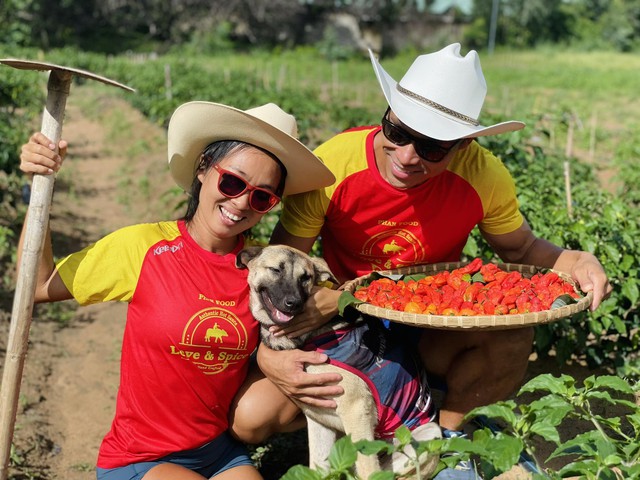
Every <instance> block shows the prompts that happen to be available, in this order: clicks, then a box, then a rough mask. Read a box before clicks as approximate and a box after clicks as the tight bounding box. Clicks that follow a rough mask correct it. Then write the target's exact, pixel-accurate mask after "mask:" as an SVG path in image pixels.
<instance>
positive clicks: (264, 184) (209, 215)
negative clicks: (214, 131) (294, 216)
mask: <svg viewBox="0 0 640 480" xmlns="http://www.w3.org/2000/svg"><path fill="white" fill-rule="evenodd" d="M218 166H219V167H220V168H221V169H224V170H227V171H229V172H231V173H233V174H235V175H237V176H238V177H240V178H242V179H243V180H245V181H246V182H247V183H248V184H249V185H252V186H255V187H260V188H262V189H264V190H267V191H269V192H272V193H274V194H276V192H277V189H278V185H279V183H280V179H281V176H282V171H281V168H280V166H279V165H278V163H277V162H276V161H275V160H274V159H273V158H272V157H270V156H269V155H268V154H266V153H265V152H263V151H261V150H259V149H257V148H255V147H252V146H244V147H243V148H235V149H234V150H232V151H231V152H230V153H229V154H228V155H227V156H226V157H225V158H223V159H222V160H221V161H220V163H219V164H218ZM220 175H221V173H219V172H218V171H217V170H216V169H215V168H213V167H211V168H208V169H207V170H206V171H200V172H199V173H198V174H197V177H198V179H199V180H200V182H201V183H202V187H201V189H200V198H199V204H198V209H197V211H196V213H195V215H194V218H193V222H192V224H193V226H194V227H195V230H196V232H197V234H196V235H194V238H196V241H198V243H200V245H201V246H203V247H204V245H203V244H202V243H201V242H200V240H201V239H202V240H204V239H205V238H206V239H207V240H204V242H205V243H206V244H210V243H211V240H220V241H223V240H225V239H235V237H237V235H239V234H241V233H242V232H244V231H245V230H248V229H250V228H251V227H253V226H254V225H255V224H256V223H258V222H259V221H260V219H261V218H262V216H263V215H264V213H258V212H256V211H255V210H254V209H252V208H251V206H250V205H249V196H250V194H251V192H250V190H247V191H245V192H244V193H243V194H241V195H239V196H238V197H236V198H229V197H227V196H225V195H223V194H222V193H221V192H220V191H219V189H218V179H219V176H220ZM203 235H204V237H203ZM204 248H206V247H204Z"/></svg>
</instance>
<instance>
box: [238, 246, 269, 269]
mask: <svg viewBox="0 0 640 480" xmlns="http://www.w3.org/2000/svg"><path fill="white" fill-rule="evenodd" d="M263 248H264V247H261V246H259V245H256V246H254V247H247V248H245V249H242V250H240V251H239V252H238V254H237V255H236V268H239V269H240V270H242V269H245V268H247V267H248V264H249V262H250V261H251V260H253V259H254V258H256V257H257V256H258V255H259V254H260V252H261V251H262V249H263Z"/></svg>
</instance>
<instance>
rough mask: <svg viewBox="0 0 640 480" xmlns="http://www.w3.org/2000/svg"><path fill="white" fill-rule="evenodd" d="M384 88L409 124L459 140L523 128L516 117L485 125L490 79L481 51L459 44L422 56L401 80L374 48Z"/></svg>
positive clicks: (395, 109) (373, 60) (432, 134)
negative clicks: (482, 117)
mask: <svg viewBox="0 0 640 480" xmlns="http://www.w3.org/2000/svg"><path fill="white" fill-rule="evenodd" d="M369 56H370V57H371V63H372V64H373V69H374V70H375V72H376V76H377V77H378V81H379V82H380V86H381V87H382V92H383V93H384V96H385V98H386V99H387V103H388V104H389V106H390V107H391V110H393V113H395V114H396V116H397V117H398V118H399V119H400V120H401V121H402V123H404V124H405V125H407V126H408V127H410V128H411V129H413V130H415V131H416V132H419V133H421V134H423V135H426V136H427V137H431V138H435V139H437V140H456V139H459V138H473V137H480V136H484V135H495V134H498V133H504V132H511V131H514V130H520V129H521V128H524V123H522V122H517V121H509V122H502V123H498V124H495V125H491V126H488V127H486V126H483V125H480V123H479V121H478V117H479V116H480V110H481V109H482V104H483V103H484V97H485V95H486V94H487V84H486V82H485V80H484V75H483V74H482V68H481V67H480V59H479V58H478V54H477V53H476V52H475V51H474V50H472V51H470V52H469V53H468V54H467V56H466V57H462V56H461V55H460V44H459V43H453V44H451V45H449V46H447V47H445V48H443V49H442V50H440V51H438V52H435V53H430V54H427V55H420V56H419V57H418V58H416V60H415V61H414V62H413V64H412V65H411V67H410V68H409V70H407V73H406V74H405V75H404V77H402V80H400V81H399V82H396V81H395V80H394V79H393V78H391V76H390V75H389V74H388V73H387V72H386V71H385V70H384V69H383V68H382V67H381V66H380V63H379V62H378V60H377V59H376V58H375V56H374V54H373V52H372V51H371V50H369Z"/></svg>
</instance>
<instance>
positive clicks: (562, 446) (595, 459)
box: [282, 374, 640, 480]
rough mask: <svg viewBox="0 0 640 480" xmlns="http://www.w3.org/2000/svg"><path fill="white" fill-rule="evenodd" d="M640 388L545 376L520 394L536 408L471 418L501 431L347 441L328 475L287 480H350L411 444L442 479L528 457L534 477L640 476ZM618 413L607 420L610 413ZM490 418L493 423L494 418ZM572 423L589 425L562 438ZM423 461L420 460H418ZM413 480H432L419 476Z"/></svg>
mask: <svg viewBox="0 0 640 480" xmlns="http://www.w3.org/2000/svg"><path fill="white" fill-rule="evenodd" d="M639 392H640V388H639V387H638V384H635V383H630V382H629V381H627V380H624V379H622V378H620V377H616V376H611V375H605V376H600V377H595V376H591V377H588V378H587V379H585V380H584V382H583V386H579V385H577V383H576V381H575V379H574V378H572V377H571V376H569V375H561V376H559V377H554V376H552V375H549V374H543V375H539V376H537V377H535V378H533V379H532V380H530V381H529V382H528V383H527V384H525V385H524V386H523V387H522V388H521V389H520V391H519V392H518V396H519V397H520V396H524V395H527V394H528V395H536V396H537V397H538V398H536V399H534V400H531V401H529V402H525V401H521V402H518V403H517V402H516V401H515V400H508V401H504V402H498V403H495V404H492V405H488V406H485V407H480V408H476V409H475V410H473V411H472V412H470V413H469V414H468V415H467V420H472V419H473V418H475V417H484V420H483V422H484V423H485V424H486V423H487V421H491V422H495V423H494V425H499V428H488V427H484V428H479V429H478V430H476V431H475V432H473V436H472V438H451V439H436V440H431V441H428V442H414V441H413V440H412V439H411V433H410V432H409V430H408V429H407V428H406V427H401V428H400V429H398V430H397V431H396V433H395V438H396V439H397V443H398V446H396V447H394V446H393V445H392V444H391V443H387V442H383V441H358V442H353V441H352V440H351V438H350V437H349V436H345V437H342V438H341V439H340V440H339V441H338V442H336V444H335V445H334V446H333V448H332V450H331V454H330V456H329V465H330V467H329V469H327V470H321V469H317V470H312V469H310V468H307V467H305V466H302V465H296V466H294V467H292V468H291V469H289V471H288V472H287V473H286V475H285V476H283V477H282V478H283V480H351V479H355V478H357V477H356V476H355V474H354V473H353V467H354V465H355V461H356V456H357V453H358V452H360V453H362V454H365V455H379V454H385V453H386V454H390V453H392V452H393V451H401V450H402V449H403V448H404V446H406V445H408V444H409V443H412V444H413V445H415V447H416V457H417V456H418V455H420V454H421V453H423V452H430V453H438V454H440V455H441V456H440V464H439V466H438V469H437V470H436V473H437V472H439V471H440V470H442V469H443V468H446V467H453V466H454V465H456V464H457V463H458V462H460V461H461V460H469V459H471V458H472V459H473V460H474V462H475V464H476V468H477V471H478V473H480V474H481V475H482V478H484V479H491V478H495V477H497V476H498V475H501V474H503V473H505V472H508V471H509V470H511V469H512V468H513V466H514V465H516V464H517V463H518V461H519V458H520V455H521V453H522V452H526V453H527V454H528V455H529V456H530V457H531V458H532V459H533V461H534V463H535V464H536V466H537V469H538V471H539V472H540V473H535V474H532V476H533V478H534V479H553V480H555V479H562V478H570V477H576V476H578V477H579V478H584V479H587V480H591V479H593V480H595V479H600V480H606V479H611V480H622V479H630V478H640V406H639V405H638V403H637V402H635V401H634V398H636V396H637V395H638V394H639ZM611 409H615V412H617V413H616V414H614V415H609V416H605V415H603V412H611ZM487 419H488V420H487ZM569 420H578V421H581V422H583V423H582V424H583V425H584V428H583V429H582V431H581V433H579V434H577V435H575V436H573V437H570V438H563V437H562V435H561V433H560V432H561V426H562V424H563V423H564V422H566V421H569ZM541 440H542V441H545V442H549V443H551V444H552V445H554V446H555V449H554V450H553V452H552V453H551V455H550V456H549V458H548V459H542V458H539V456H538V451H537V448H539V442H540V441H541ZM561 457H563V458H565V459H566V461H565V463H564V465H563V466H562V467H561V468H560V469H559V470H557V471H554V470H552V469H550V468H545V467H544V465H543V463H544V461H545V460H553V459H559V458H561ZM411 460H412V461H414V462H417V458H413V459H411ZM393 478H395V476H394V474H393V473H392V472H379V473H376V474H374V475H372V476H371V477H370V479H369V480H391V479H393ZM411 478H416V479H420V478H426V477H422V476H421V475H420V473H417V474H416V475H415V476H412V477H411Z"/></svg>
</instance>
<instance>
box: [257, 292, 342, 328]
mask: <svg viewBox="0 0 640 480" xmlns="http://www.w3.org/2000/svg"><path fill="white" fill-rule="evenodd" d="M341 293H342V292H341V291H338V290H331V289H330V288H326V287H313V290H312V293H311V296H310V297H309V300H307V303H306V305H305V307H304V311H303V312H302V313H300V314H298V315H296V316H295V317H294V318H293V319H292V320H291V321H289V322H288V323H287V324H286V325H283V326H277V325H275V326H273V327H271V328H269V331H270V332H271V333H272V334H273V336H274V337H281V336H283V335H285V336H287V337H289V338H295V337H299V336H300V335H304V334H305V333H308V332H311V331H313V330H315V329H317V328H318V327H321V326H322V325H324V324H325V323H327V322H328V321H329V320H331V319H332V318H333V317H334V316H335V315H336V314H337V313H338V298H340V294H341Z"/></svg>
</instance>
